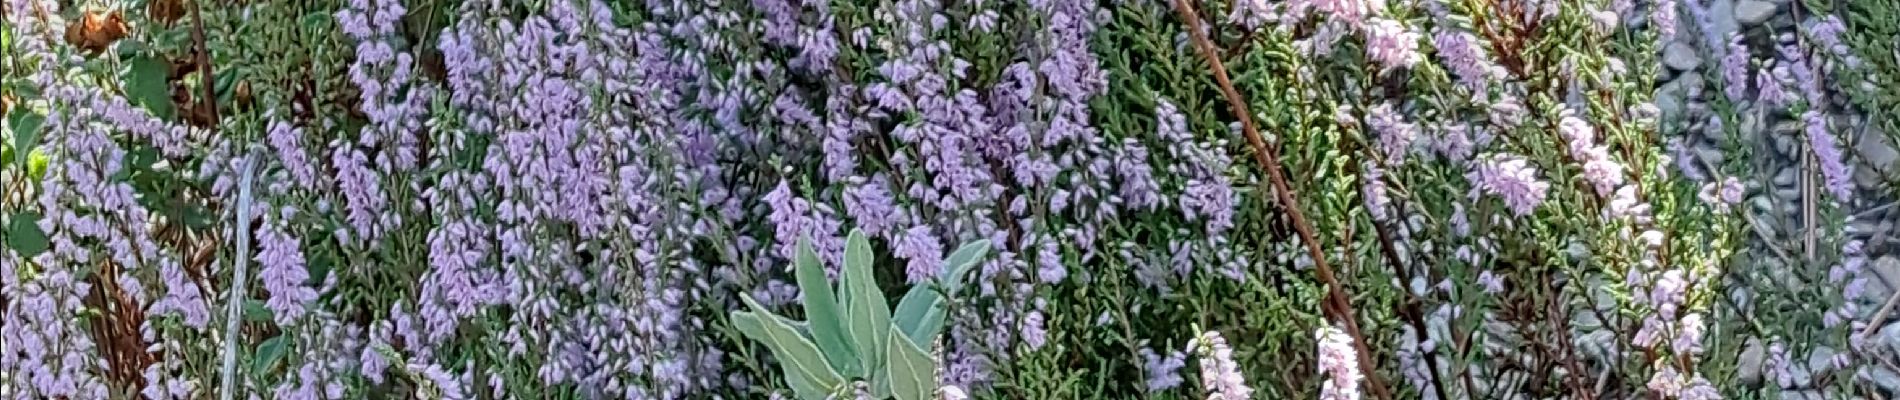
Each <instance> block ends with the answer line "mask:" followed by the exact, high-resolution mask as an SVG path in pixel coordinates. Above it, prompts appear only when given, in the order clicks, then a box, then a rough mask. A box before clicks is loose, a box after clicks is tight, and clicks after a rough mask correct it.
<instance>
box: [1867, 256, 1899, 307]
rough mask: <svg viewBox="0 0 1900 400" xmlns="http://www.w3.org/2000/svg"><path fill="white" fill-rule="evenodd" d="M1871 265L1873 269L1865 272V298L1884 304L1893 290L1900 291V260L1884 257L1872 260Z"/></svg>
mask: <svg viewBox="0 0 1900 400" xmlns="http://www.w3.org/2000/svg"><path fill="white" fill-rule="evenodd" d="M1873 264H1874V265H1873V268H1871V269H1870V270H1869V271H1867V272H1868V273H1869V275H1867V277H1868V281H1869V282H1867V298H1868V299H1869V300H1873V301H1875V302H1885V301H1886V300H1887V299H1886V298H1887V296H1891V295H1893V291H1894V290H1895V289H1900V258H1894V256H1893V255H1885V256H1881V257H1880V258H1877V259H1874V263H1873Z"/></svg>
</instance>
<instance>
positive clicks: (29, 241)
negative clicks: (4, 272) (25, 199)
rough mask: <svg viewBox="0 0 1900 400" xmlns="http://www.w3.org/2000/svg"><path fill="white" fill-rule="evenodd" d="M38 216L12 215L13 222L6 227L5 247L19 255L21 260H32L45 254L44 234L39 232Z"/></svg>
mask: <svg viewBox="0 0 1900 400" xmlns="http://www.w3.org/2000/svg"><path fill="white" fill-rule="evenodd" d="M39 220H40V215H39V214H35V213H32V212H21V213H18V214H13V222H11V223H10V224H9V226H7V241H6V243H7V247H9V248H12V249H13V250H14V251H17V252H19V253H20V257H22V258H33V256H37V255H40V253H43V252H46V249H47V248H48V246H47V244H46V240H47V238H46V232H44V231H41V230H40V225H39Z"/></svg>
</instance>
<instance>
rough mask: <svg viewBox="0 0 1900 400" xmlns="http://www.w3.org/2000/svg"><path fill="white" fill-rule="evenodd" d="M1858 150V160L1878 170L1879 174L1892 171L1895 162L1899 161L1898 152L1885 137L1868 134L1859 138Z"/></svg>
mask: <svg viewBox="0 0 1900 400" xmlns="http://www.w3.org/2000/svg"><path fill="white" fill-rule="evenodd" d="M1856 147H1859V149H1860V154H1859V156H1860V159H1861V160H1862V161H1866V162H1867V165H1872V166H1874V167H1875V168H1878V169H1880V171H1879V172H1890V171H1893V164H1894V162H1895V161H1900V150H1896V149H1895V148H1894V146H1893V142H1891V141H1889V139H1888V138H1887V135H1874V134H1869V135H1866V136H1863V137H1861V138H1860V143H1859V144H1857V145H1856Z"/></svg>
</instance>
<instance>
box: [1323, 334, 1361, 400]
mask: <svg viewBox="0 0 1900 400" xmlns="http://www.w3.org/2000/svg"><path fill="white" fill-rule="evenodd" d="M1313 337H1314V338H1315V339H1318V340H1319V370H1320V372H1321V373H1323V374H1326V376H1327V379H1326V381H1325V382H1324V383H1321V384H1320V391H1319V398H1320V399H1323V400H1356V399H1358V398H1359V395H1360V393H1359V380H1360V379H1362V378H1364V376H1363V375H1361V374H1362V373H1363V371H1360V370H1359V353H1358V351H1356V350H1354V348H1353V344H1352V341H1353V339H1352V336H1348V335H1346V332H1343V331H1340V330H1339V328H1337V327H1333V326H1330V325H1329V326H1325V327H1321V328H1319V329H1317V330H1314V331H1313Z"/></svg>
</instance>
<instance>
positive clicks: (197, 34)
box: [191, 1, 218, 131]
mask: <svg viewBox="0 0 1900 400" xmlns="http://www.w3.org/2000/svg"><path fill="white" fill-rule="evenodd" d="M198 3H199V2H196V1H193V2H191V23H192V25H193V26H192V31H191V40H192V41H193V42H195V43H196V45H197V46H198V54H197V57H196V58H197V63H198V68H199V70H200V71H201V72H204V78H203V80H204V81H203V82H198V84H201V85H204V98H202V99H199V101H202V103H199V104H200V105H199V106H197V107H204V111H205V114H206V115H205V116H206V117H208V119H207V120H206V121H208V122H207V123H206V124H205V128H206V129H210V130H213V131H216V130H217V127H218V78H217V75H216V74H213V73H212V72H211V46H210V45H208V44H206V43H205V19H204V7H203V6H201V5H199V4H198ZM197 107H192V108H194V110H191V111H192V112H196V111H198V110H195V108H197Z"/></svg>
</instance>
